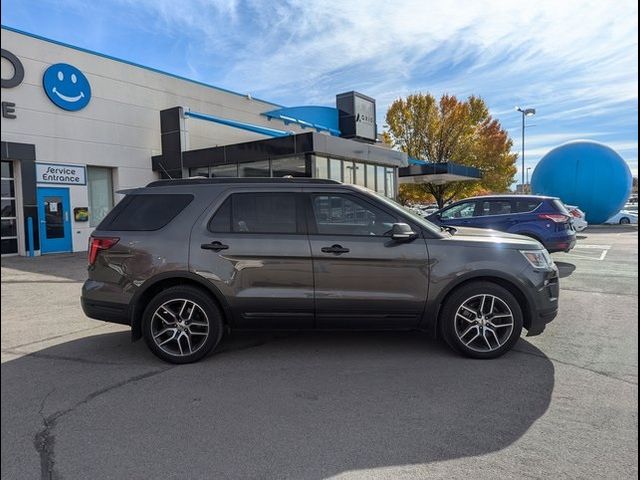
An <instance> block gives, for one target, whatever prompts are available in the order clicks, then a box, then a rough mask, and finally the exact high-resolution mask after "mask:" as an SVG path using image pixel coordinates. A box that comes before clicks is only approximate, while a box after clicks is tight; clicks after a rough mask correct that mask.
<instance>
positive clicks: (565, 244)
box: [544, 233, 576, 253]
mask: <svg viewBox="0 0 640 480" xmlns="http://www.w3.org/2000/svg"><path fill="white" fill-rule="evenodd" d="M575 246H576V235H575V233H574V234H572V235H568V236H566V237H562V238H552V239H550V240H548V241H547V242H545V244H544V248H546V249H547V251H549V252H550V253H553V252H568V251H569V250H571V249H572V248H573V247H575Z"/></svg>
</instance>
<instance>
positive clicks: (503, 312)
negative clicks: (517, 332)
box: [455, 294, 515, 352]
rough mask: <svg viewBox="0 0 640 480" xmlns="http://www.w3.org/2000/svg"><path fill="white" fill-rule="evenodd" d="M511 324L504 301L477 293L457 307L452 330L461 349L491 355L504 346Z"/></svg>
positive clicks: (509, 333) (511, 314) (511, 320)
mask: <svg viewBox="0 0 640 480" xmlns="http://www.w3.org/2000/svg"><path fill="white" fill-rule="evenodd" d="M514 323H515V322H514V318H513V312H512V311H511V309H510V308H509V306H508V305H507V304H506V302H505V301H504V300H502V299H501V298H500V297H497V296H495V295H490V294H481V295H474V296H473V297H471V298H468V299H467V300H465V301H464V302H462V304H461V305H460V307H458V310H457V311H456V318H455V331H456V335H457V336H458V339H459V340H460V342H462V344H463V345H464V346H465V347H467V348H469V349H471V350H473V351H476V352H493V351H495V350H497V349H499V348H500V347H502V346H503V345H504V344H505V343H507V341H508V340H509V338H510V337H511V334H512V333H513V328H514Z"/></svg>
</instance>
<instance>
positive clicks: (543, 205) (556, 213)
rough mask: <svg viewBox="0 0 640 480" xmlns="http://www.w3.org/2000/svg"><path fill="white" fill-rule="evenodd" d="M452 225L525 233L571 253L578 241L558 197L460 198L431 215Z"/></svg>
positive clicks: (548, 246) (552, 248)
mask: <svg viewBox="0 0 640 480" xmlns="http://www.w3.org/2000/svg"><path fill="white" fill-rule="evenodd" d="M427 220H430V221H431V222H433V223H436V224H438V225H442V226H452V227H476V228H487V229H492V230H498V231H501V232H507V233H515V234H519V235H524V236H527V237H530V238H533V239H535V240H537V241H539V242H540V243H541V244H542V245H544V247H545V248H546V249H547V250H548V251H549V252H568V251H569V250H571V249H572V248H573V247H574V246H575V244H576V231H575V230H574V228H573V225H572V216H571V214H570V213H569V212H568V211H567V209H566V207H565V206H564V204H563V203H562V202H561V201H560V200H559V199H558V198H554V197H543V196H538V195H492V196H483V197H473V198H467V199H464V200H460V201H458V202H455V203H453V204H452V205H450V206H448V207H446V208H443V209H442V210H439V211H437V212H435V213H433V214H431V215H429V216H428V217H427Z"/></svg>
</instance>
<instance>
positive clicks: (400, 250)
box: [308, 193, 429, 328]
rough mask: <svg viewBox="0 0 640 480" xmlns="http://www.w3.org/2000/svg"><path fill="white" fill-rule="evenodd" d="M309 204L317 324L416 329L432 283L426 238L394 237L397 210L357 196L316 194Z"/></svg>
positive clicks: (319, 325)
mask: <svg viewBox="0 0 640 480" xmlns="http://www.w3.org/2000/svg"><path fill="white" fill-rule="evenodd" d="M308 205H309V209H308V217H309V218H310V221H311V222H312V223H313V225H311V226H310V229H311V232H312V233H310V235H309V241H310V243H311V253H312V255H313V271H314V281H315V299H316V325H318V327H320V328H409V327H416V326H417V325H418V324H419V322H420V319H421V316H422V312H423V309H424V305H425V301H426V298H427V293H428V287H429V266H428V254H427V246H426V243H425V241H424V239H422V238H416V239H415V240H413V241H411V242H406V243H399V242H396V241H394V240H392V239H391V238H390V236H389V231H390V229H391V226H392V225H393V223H396V222H398V218H397V217H396V216H395V214H392V213H390V212H388V211H386V210H385V209H384V207H383V206H380V205H377V204H375V203H372V201H371V200H370V199H365V198H362V197H360V196H357V195H351V194H346V193H327V194H321V193H315V194H312V195H310V198H309V203H308Z"/></svg>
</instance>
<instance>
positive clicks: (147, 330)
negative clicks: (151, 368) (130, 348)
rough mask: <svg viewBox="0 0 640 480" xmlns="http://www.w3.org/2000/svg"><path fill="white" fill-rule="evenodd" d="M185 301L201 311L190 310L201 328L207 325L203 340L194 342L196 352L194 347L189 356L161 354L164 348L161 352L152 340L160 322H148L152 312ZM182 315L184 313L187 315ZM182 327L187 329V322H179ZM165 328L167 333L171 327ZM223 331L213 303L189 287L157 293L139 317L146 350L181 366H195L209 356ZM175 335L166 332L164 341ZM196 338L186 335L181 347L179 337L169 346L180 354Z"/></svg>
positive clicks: (198, 289)
mask: <svg viewBox="0 0 640 480" xmlns="http://www.w3.org/2000/svg"><path fill="white" fill-rule="evenodd" d="M185 300H186V301H187V302H191V303H193V304H195V305H197V306H198V307H199V308H200V309H201V310H199V309H196V308H195V307H192V310H194V311H197V313H196V315H197V320H198V322H199V324H203V323H207V324H208V330H207V336H206V338H205V340H204V341H201V340H198V341H199V342H200V343H199V344H198V348H197V349H196V348H195V347H194V351H193V353H191V354H189V353H186V354H183V355H179V354H177V352H176V354H172V353H171V352H170V351H167V350H165V349H167V348H168V347H165V349H163V348H161V347H160V346H159V345H158V343H156V341H155V340H154V331H153V328H155V327H157V326H158V325H159V323H158V322H160V321H161V320H159V319H157V320H155V321H154V322H152V320H153V319H154V316H155V314H156V311H157V310H158V309H159V308H160V307H161V306H162V305H168V306H171V305H173V304H174V303H175V304H178V305H179V302H182V301H185ZM171 302H174V303H171ZM191 303H189V305H191ZM161 311H163V310H161ZM186 313H188V311H187V312H186ZM163 316H165V317H166V318H168V319H169V320H171V319H172V317H171V316H169V315H164V314H163ZM165 323H167V322H165ZM174 323H175V322H174ZM182 323H184V324H185V325H187V326H188V321H187V320H185V321H183V322H182ZM176 325H177V324H176ZM167 327H169V328H167V330H173V327H172V326H171V324H167ZM182 328H184V327H182ZM192 328H193V327H192ZM201 328H202V329H204V328H205V327H203V326H202V327H201ZM223 330H224V325H223V321H222V314H221V312H220V309H219V308H218V306H217V305H216V303H215V301H214V300H213V299H212V297H211V295H209V294H208V293H207V292H206V291H204V290H202V289H200V288H197V287H192V286H189V285H177V286H175V287H171V288H168V289H166V290H164V291H162V292H160V293H158V294H157V295H156V296H155V297H153V299H152V300H151V301H150V302H149V304H148V305H147V307H146V308H145V310H144V313H143V316H142V334H143V336H144V340H145V342H146V344H147V346H148V347H149V349H150V350H151V351H152V352H153V353H154V354H155V355H156V356H157V357H158V358H160V359H162V360H164V361H165V362H169V363H176V364H182V363H192V362H197V361H198V360H200V359H201V358H203V357H204V356H206V355H207V354H209V353H210V352H211V351H212V350H213V349H214V348H215V347H216V346H217V345H218V343H219V342H220V339H221V338H222V333H223ZM188 331H191V330H188ZM176 333H179V331H178V330H175V332H169V333H167V334H166V336H165V337H164V339H166V338H168V337H169V336H171V335H172V334H176ZM185 334H186V332H185ZM156 335H157V333H156ZM199 335H201V336H204V334H203V333H199ZM174 336H175V335H174ZM198 338H199V337H196V336H191V335H189V341H188V344H187V345H185V343H184V341H183V340H182V338H181V337H180V338H178V339H177V341H176V340H171V343H172V344H173V343H176V346H178V347H179V348H180V351H182V350H183V347H184V346H187V347H188V348H192V340H191V339H198ZM162 340H163V338H161V339H160V340H159V342H160V343H162Z"/></svg>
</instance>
